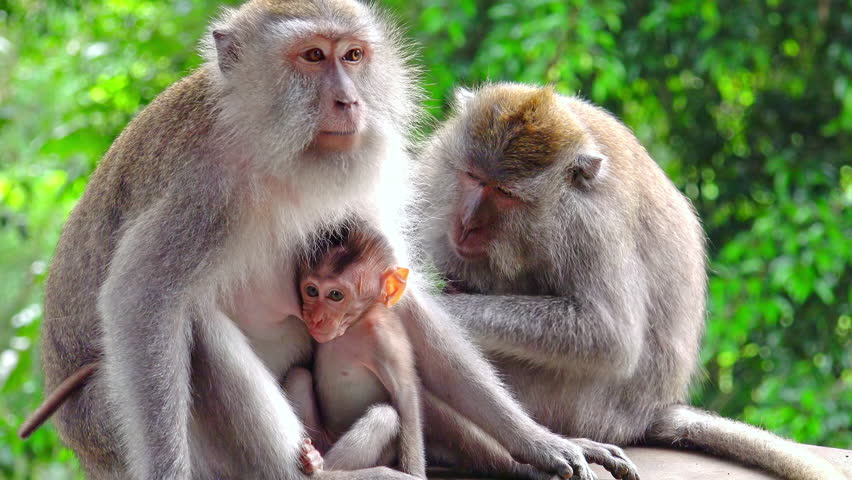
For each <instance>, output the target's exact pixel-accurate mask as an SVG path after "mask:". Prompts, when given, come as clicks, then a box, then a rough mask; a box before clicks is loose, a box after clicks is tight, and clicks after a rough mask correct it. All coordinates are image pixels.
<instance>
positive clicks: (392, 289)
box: [381, 267, 408, 308]
mask: <svg viewBox="0 0 852 480" xmlns="http://www.w3.org/2000/svg"><path fill="white" fill-rule="evenodd" d="M407 281H408V269H407V268H401V267H399V268H398V267H393V268H389V269H387V270H385V272H384V273H382V277H381V282H382V294H381V295H382V296H381V301H382V303H384V304H385V306H386V307H388V308H390V307H392V306H394V305H396V303H397V302H399V299H400V298H402V294H403V293H405V284H406V282H407Z"/></svg>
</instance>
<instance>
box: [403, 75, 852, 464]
mask: <svg viewBox="0 0 852 480" xmlns="http://www.w3.org/2000/svg"><path fill="white" fill-rule="evenodd" d="M422 157H423V171H422V175H423V177H422V178H421V179H419V181H420V183H421V184H422V185H423V186H424V190H425V191H424V192H423V197H424V202H423V205H422V207H421V209H420V211H418V212H416V217H417V218H420V219H423V221H422V222H421V224H420V225H419V226H418V235H419V236H420V237H421V238H420V239H419V240H420V241H421V242H422V244H423V248H424V250H426V252H428V254H430V255H431V257H432V259H433V260H434V263H435V265H436V266H437V268H438V269H439V270H440V272H441V273H442V274H443V275H444V276H445V277H446V278H447V279H448V281H449V285H450V286H449V288H448V291H450V292H456V293H455V294H452V295H447V296H446V297H445V298H444V301H443V303H444V305H445V306H446V307H447V308H448V309H449V310H450V311H451V312H452V313H453V314H454V315H455V316H456V317H457V318H458V319H459V320H460V321H461V323H463V324H464V325H465V326H466V327H467V328H468V330H469V331H470V332H471V333H472V335H473V337H474V338H475V340H476V341H477V343H478V344H479V345H480V346H482V347H483V348H484V349H485V350H486V352H487V353H488V355H489V356H490V358H491V359H492V360H493V361H494V362H496V365H497V367H498V370H500V371H501V372H502V373H503V374H504V375H505V378H506V380H507V381H508V383H509V384H510V386H511V387H512V389H513V390H514V391H515V392H516V393H517V395H518V397H519V399H520V400H521V402H522V403H523V404H524V405H525V406H526V408H527V409H528V411H529V412H530V413H531V415H532V416H533V418H535V419H536V420H538V421H539V422H541V423H542V424H544V425H546V426H547V427H549V428H551V429H552V430H554V431H557V432H560V433H562V434H565V435H568V436H580V437H587V438H590V439H594V440H597V441H601V442H610V443H614V444H621V445H629V444H635V443H638V442H649V443H652V444H661V445H680V446H686V447H690V448H699V449H703V450H707V451H710V452H714V453H716V454H719V455H723V456H727V457H731V458H734V459H738V460H740V461H743V462H746V463H750V464H755V465H758V466H760V467H763V468H765V469H767V470H769V471H772V472H775V473H776V474H778V475H781V476H783V477H784V478H787V479H791V480H792V479H796V480H805V479H807V480H817V479H820V480H826V479H830V478H843V477H842V476H841V474H840V473H839V472H837V471H836V470H835V469H834V468H832V467H831V466H830V465H828V464H827V463H826V462H825V461H823V460H821V459H818V458H816V457H814V456H811V455H809V454H808V453H806V452H805V451H804V450H803V449H802V448H797V447H796V446H795V444H793V443H791V442H788V441H785V440H782V439H780V438H778V437H776V436H774V435H771V434H769V433H767V432H764V431H762V430H759V429H757V428H754V427H751V426H747V425H745V424H742V423H738V422H734V421H731V420H727V419H723V418H719V417H717V416H713V415H711V414H709V413H707V412H703V411H700V410H697V409H693V408H690V407H688V406H686V405H685V404H684V402H685V401H686V399H687V390H688V386H689V384H690V382H691V380H692V379H693V376H694V374H695V371H696V367H697V364H698V353H699V345H700V340H701V336H702V332H703V329H704V316H705V294H706V282H707V278H706V273H705V248H704V243H705V240H704V233H703V232H702V229H701V226H700V224H699V221H698V219H697V218H696V215H695V212H694V211H693V209H692V207H691V206H690V204H689V202H688V200H687V199H686V198H685V197H684V196H683V195H681V194H680V193H679V192H678V191H677V189H676V188H675V186H674V185H673V184H672V183H671V181H670V180H669V179H668V178H667V177H666V176H665V174H664V173H663V171H662V170H661V169H660V168H659V167H658V166H657V165H656V163H654V161H653V160H652V159H651V158H650V157H649V156H648V153H647V152H646V151H645V149H644V148H643V147H642V146H641V145H640V144H639V142H638V141H637V140H636V138H635V137H634V136H633V134H632V133H631V132H630V131H629V130H628V129H627V128H626V127H625V126H624V125H622V124H621V123H620V122H618V121H617V120H616V119H615V118H614V117H613V116H612V115H610V114H608V113H606V112H605V111H603V110H602V109H600V108H597V107H595V106H593V105H591V104H589V103H587V102H585V101H582V100H580V99H578V98H575V97H563V96H560V95H557V94H556V93H554V92H553V91H552V90H551V89H550V88H537V87H531V86H523V85H516V84H496V85H489V86H486V87H484V88H482V89H481V90H479V91H478V92H476V93H475V94H474V93H470V92H467V91H464V90H462V91H460V92H459V95H458V99H457V105H456V108H455V112H454V114H453V115H452V118H450V119H449V120H448V121H447V122H446V123H445V124H444V125H443V127H442V128H441V129H440V130H439V131H438V132H437V133H436V134H435V136H434V138H433V139H432V141H431V142H430V143H429V145H428V147H427V148H426V149H425V151H424V152H423V155H422ZM587 456H588V452H587Z"/></svg>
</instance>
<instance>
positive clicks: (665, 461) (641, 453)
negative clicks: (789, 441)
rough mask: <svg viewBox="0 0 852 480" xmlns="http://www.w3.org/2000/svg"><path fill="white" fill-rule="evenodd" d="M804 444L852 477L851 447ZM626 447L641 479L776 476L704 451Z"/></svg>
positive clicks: (762, 479) (763, 479) (756, 479)
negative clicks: (846, 448)
mask: <svg viewBox="0 0 852 480" xmlns="http://www.w3.org/2000/svg"><path fill="white" fill-rule="evenodd" d="M802 447H803V448H807V449H809V450H811V451H812V452H814V453H816V454H817V455H819V456H821V457H823V458H825V459H826V460H828V461H829V462H831V463H832V464H833V465H835V466H836V467H838V469H840V471H841V472H843V473H845V474H846V476H847V477H848V478H849V479H850V480H852V450H842V449H839V448H826V447H815V446H811V445H803V446H802ZM624 451H625V452H627V455H628V456H629V457H630V459H631V460H633V462H634V463H636V465H637V466H638V467H639V472H640V473H641V474H642V480H645V479H647V480H687V479H688V480H720V479H724V480H777V479H776V477H774V476H772V475H770V474H768V473H764V472H762V471H760V470H756V469H753V468H747V467H744V466H742V465H740V464H738V463H734V462H731V461H728V460H723V459H720V458H718V457H714V456H711V455H707V454H703V453H697V452H687V451H683V450H673V449H667V448H648V447H635V448H626V449H624ZM594 470H595V473H596V474H597V475H598V478H599V479H600V480H606V479H611V478H612V476H611V475H609V474H608V473H607V472H606V470H604V469H602V468H600V467H598V466H597V465H595V466H594ZM837 480H843V479H837Z"/></svg>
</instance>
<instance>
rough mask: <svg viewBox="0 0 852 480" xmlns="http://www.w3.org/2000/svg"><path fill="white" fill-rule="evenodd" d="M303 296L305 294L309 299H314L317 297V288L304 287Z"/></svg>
mask: <svg viewBox="0 0 852 480" xmlns="http://www.w3.org/2000/svg"><path fill="white" fill-rule="evenodd" d="M305 294H307V295H308V296H309V297H316V296H319V290H317V287H315V286H313V285H308V286H307V287H305Z"/></svg>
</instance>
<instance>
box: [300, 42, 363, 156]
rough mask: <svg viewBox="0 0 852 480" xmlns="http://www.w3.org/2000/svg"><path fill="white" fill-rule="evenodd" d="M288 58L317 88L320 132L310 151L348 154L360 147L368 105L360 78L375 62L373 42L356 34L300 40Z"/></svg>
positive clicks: (318, 128) (317, 133) (318, 126)
mask: <svg viewBox="0 0 852 480" xmlns="http://www.w3.org/2000/svg"><path fill="white" fill-rule="evenodd" d="M284 56H285V59H286V61H287V62H288V63H289V64H290V65H291V66H292V68H293V69H294V70H295V71H296V72H297V73H299V74H300V75H302V76H304V78H305V79H307V80H308V81H309V82H310V83H312V84H313V85H314V86H315V88H316V89H317V93H318V118H317V126H316V128H317V130H316V133H315V136H314V138H313V141H312V143H311V145H310V147H309V148H310V149H312V150H315V151H319V152H346V151H351V150H354V149H355V148H357V147H358V146H359V145H360V142H361V136H362V134H363V130H364V117H365V112H364V108H365V106H364V102H363V101H362V99H361V91H360V90H361V89H360V88H359V85H358V83H359V77H360V74H361V72H362V70H363V69H364V68H365V66H366V65H367V64H368V63H370V62H371V61H372V49H371V48H370V45H369V43H368V42H367V41H366V40H364V39H363V38H360V37H358V36H355V35H351V34H345V35H343V36H341V37H339V38H334V39H331V38H328V37H325V36H323V35H310V36H306V37H300V38H298V39H297V40H295V41H294V42H293V44H292V45H291V46H290V47H289V48H288V49H287V50H286V51H285V55H284Z"/></svg>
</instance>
